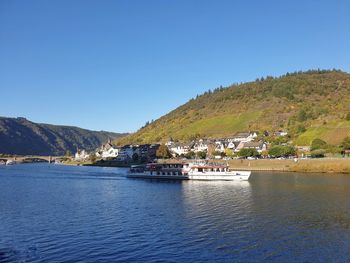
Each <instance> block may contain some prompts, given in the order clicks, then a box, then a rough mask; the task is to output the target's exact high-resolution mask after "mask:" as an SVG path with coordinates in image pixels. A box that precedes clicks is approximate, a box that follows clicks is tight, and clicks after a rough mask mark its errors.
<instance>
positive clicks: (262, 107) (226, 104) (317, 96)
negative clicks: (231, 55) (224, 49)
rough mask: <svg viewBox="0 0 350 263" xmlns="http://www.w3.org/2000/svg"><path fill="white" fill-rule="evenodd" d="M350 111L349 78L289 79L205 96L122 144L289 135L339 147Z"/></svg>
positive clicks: (325, 73) (322, 74)
mask: <svg viewBox="0 0 350 263" xmlns="http://www.w3.org/2000/svg"><path fill="white" fill-rule="evenodd" d="M349 111H350V75H349V74H348V73H345V72H342V71H339V70H331V71H329V70H310V71H307V72H295V73H287V74H286V75H283V76H281V77H277V78H273V77H266V78H261V79H257V80H256V81H254V82H249V83H244V84H240V85H232V86H230V87H227V88H222V87H221V88H217V89H215V90H214V91H208V92H205V93H204V94H203V95H200V96H197V98H195V99H191V100H190V101H189V102H187V103H186V104H184V105H182V106H180V107H178V108H177V109H175V110H174V111H172V112H170V113H168V114H167V115H165V116H163V117H161V118H159V119H158V120H156V121H154V122H152V123H150V124H149V125H147V126H146V127H143V128H141V129H140V130H139V131H137V132H136V133H134V134H131V135H129V136H127V137H124V138H121V139H118V140H117V143H119V144H126V143H151V142H162V141H166V140H168V139H169V138H173V139H175V140H179V141H188V140H191V139H193V138H196V137H197V138H198V137H207V138H220V137H227V136H230V135H233V134H235V133H237V132H239V131H248V130H254V131H260V132H262V131H264V130H268V131H277V130H280V129H283V130H287V131H288V132H289V133H290V134H291V136H292V139H293V141H294V143H295V144H296V145H309V144H310V142H311V141H312V140H313V139H314V138H321V139H323V140H325V141H326V142H328V143H329V144H333V145H334V144H338V143H339V142H340V141H341V140H342V139H343V138H344V137H345V136H346V135H349V134H350V121H347V120H346V119H345V117H346V115H347V113H348V112H349Z"/></svg>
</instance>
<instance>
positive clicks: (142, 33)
mask: <svg viewBox="0 0 350 263" xmlns="http://www.w3.org/2000/svg"><path fill="white" fill-rule="evenodd" d="M349 11H350V1H348V0H346V1H345V0H344V1H342V0H337V1H333V0H329V1H324V0H317V1H316V0H308V1H305V0H303V1H301V0H300V1H295V0H293V1H292V0H290V1H281V0H275V1H268V0H267V1H261V0H256V1H253V0H250V1H249V0H241V1H232V0H229V1H220V0H219V1H199V0H198V1H190V0H184V1H175V0H174V1H166V0H165V1H164V0H159V1H153V0H147V1H136V0H133V1H129V0H125V1H97V0H96V1H87V0H81V1H80V0H74V1H70V0H69V1H65V0H57V1H54V0H53V1H30V0H28V1H23V0H21V1H16V0H1V1H0V116H1V115H2V116H13V117H16V116H24V117H26V118H28V119H30V120H33V121H36V122H45V123H52V124H66V125H74V126H80V127H83V128H88V129H94V130H109V131H115V132H125V131H135V130H137V129H138V128H139V127H140V126H142V125H143V124H144V123H145V122H146V121H147V120H151V119H157V118H158V117H160V116H162V115H163V114H165V113H167V112H169V111H171V110H172V109H175V108H176V107H177V106H179V105H181V104H183V103H185V102H187V101H188V100H189V99H190V98H192V97H195V96H196V94H199V93H203V92H204V91H206V90H208V89H213V88H216V87H218V86H220V85H223V86H227V85H229V84H231V83H234V82H245V81H250V80H254V79H255V78H256V77H261V76H265V75H281V74H284V73H286V72H287V71H295V70H306V69H315V68H323V69H328V68H337V69H341V70H344V71H347V72H349V71H350V52H349V47H350V15H349Z"/></svg>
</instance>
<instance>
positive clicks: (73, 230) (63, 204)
mask: <svg viewBox="0 0 350 263" xmlns="http://www.w3.org/2000/svg"><path fill="white" fill-rule="evenodd" d="M125 174H126V170H125V169H122V168H97V167H75V166H63V165H48V164H27V165H14V166H0V262H155V261H158V262H208V261H210V262H214V261H216V262H264V261H265V262H267V261H269V262H350V176H349V175H319V174H289V173H253V175H252V176H251V178H250V180H249V182H205V181H184V182H173V181H153V180H152V181H147V180H137V179H127V178H126V177H125Z"/></svg>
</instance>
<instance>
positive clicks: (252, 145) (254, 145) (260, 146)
mask: <svg viewBox="0 0 350 263" xmlns="http://www.w3.org/2000/svg"><path fill="white" fill-rule="evenodd" d="M243 148H244V149H256V150H257V152H258V153H262V152H263V151H266V150H267V145H266V143H264V142H244V143H243Z"/></svg>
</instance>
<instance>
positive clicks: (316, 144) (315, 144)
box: [311, 138, 327, 151]
mask: <svg viewBox="0 0 350 263" xmlns="http://www.w3.org/2000/svg"><path fill="white" fill-rule="evenodd" d="M325 148H327V143H326V142H325V141H324V140H321V139H318V138H317V139H314V140H313V141H312V142H311V151H313V150H318V149H325Z"/></svg>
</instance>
